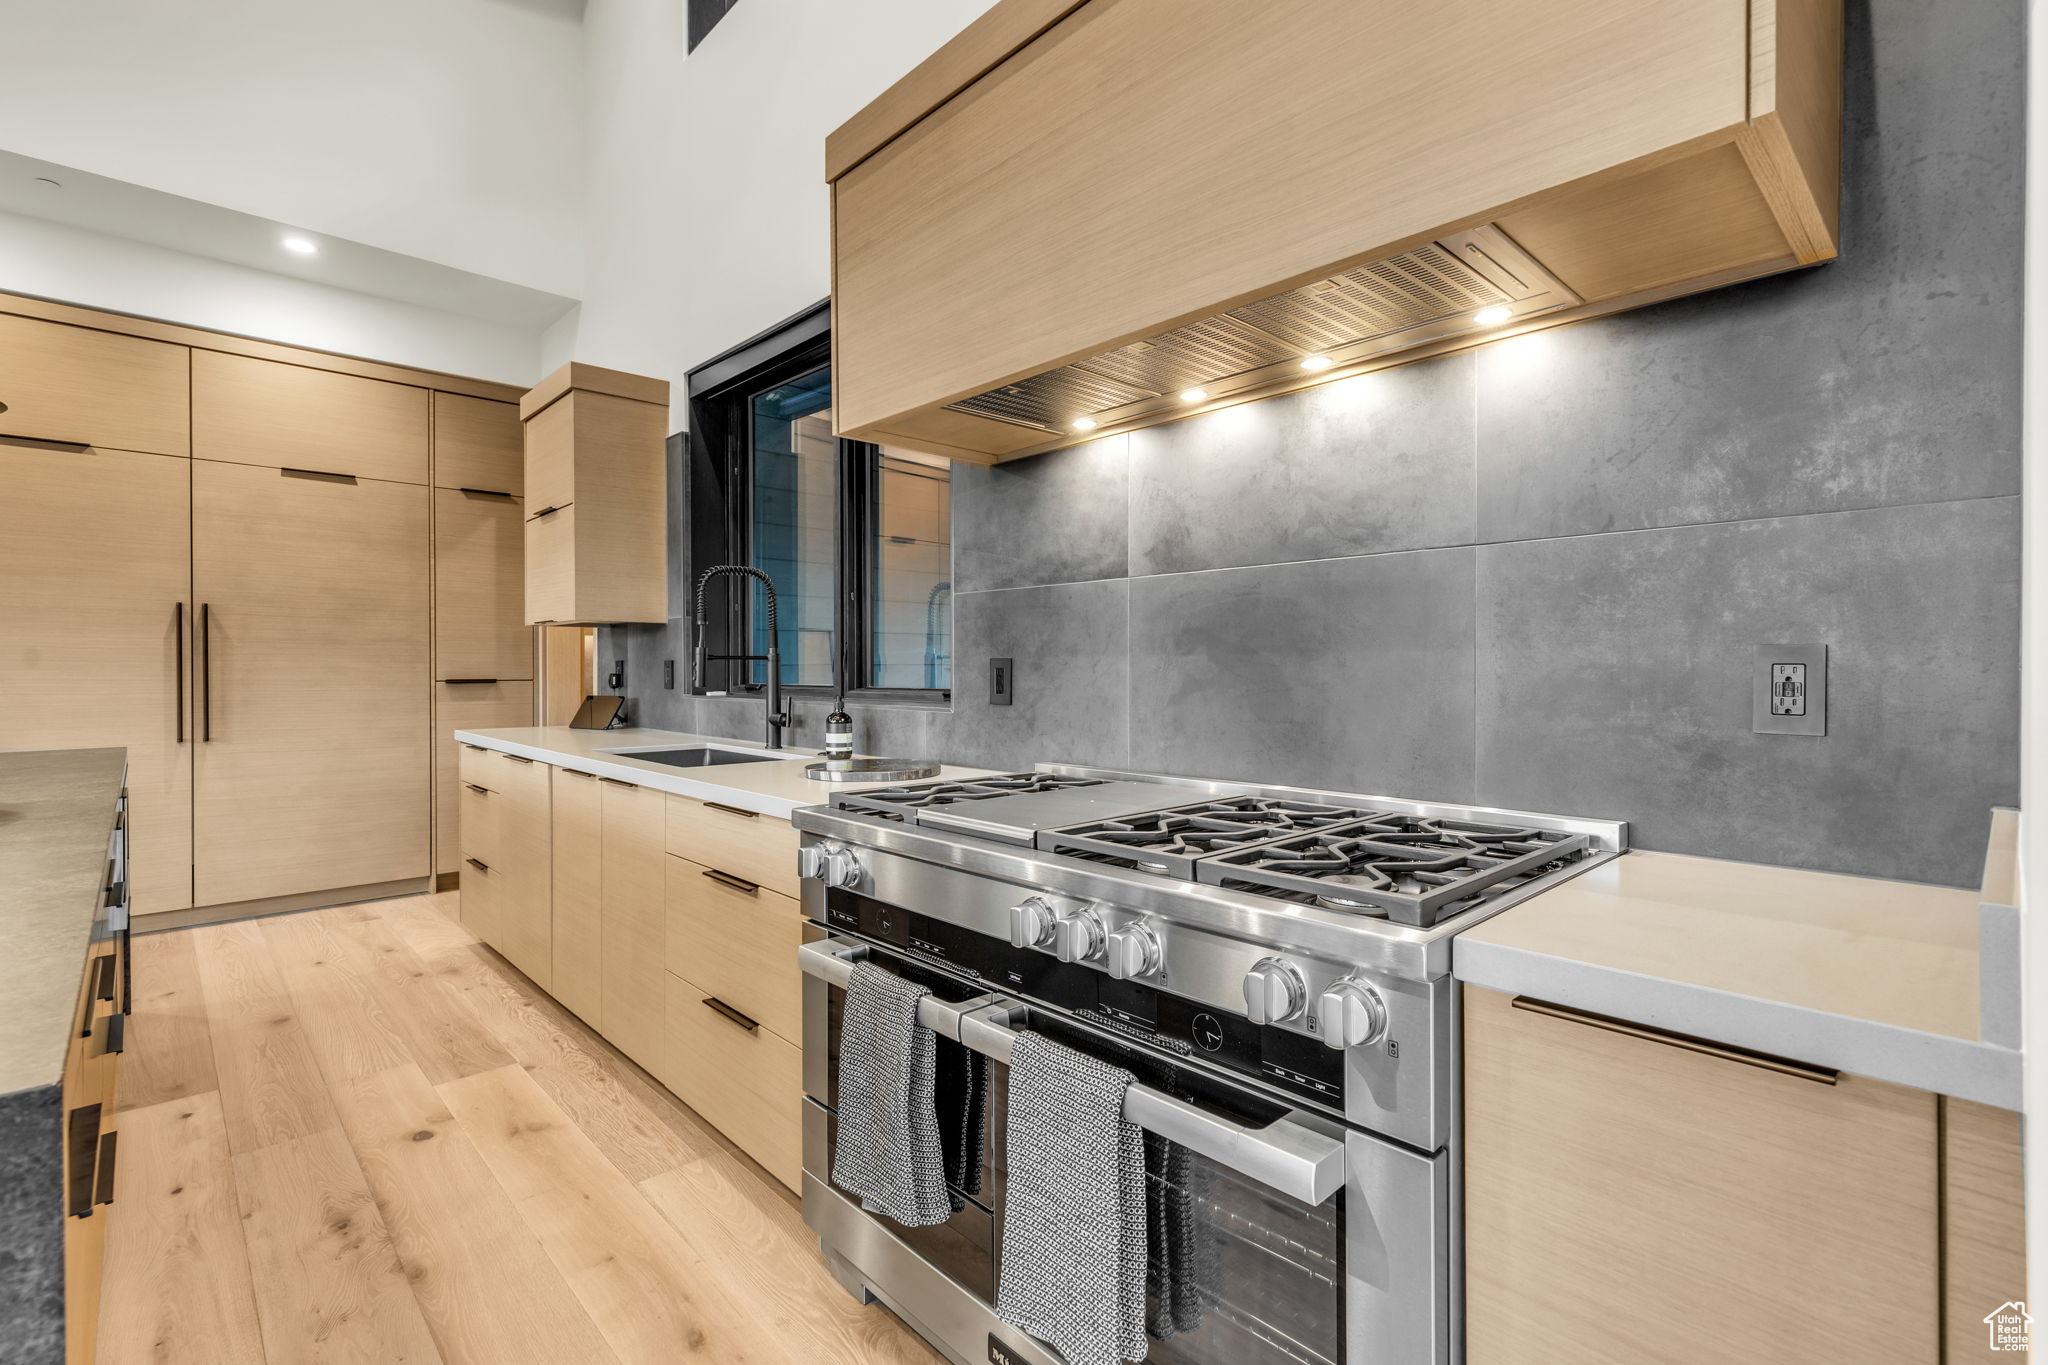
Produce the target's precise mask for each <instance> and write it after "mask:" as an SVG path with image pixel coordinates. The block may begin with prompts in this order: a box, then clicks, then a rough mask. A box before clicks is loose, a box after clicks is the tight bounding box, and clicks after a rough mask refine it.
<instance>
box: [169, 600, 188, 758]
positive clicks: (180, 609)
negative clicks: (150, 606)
mask: <svg viewBox="0 0 2048 1365" xmlns="http://www.w3.org/2000/svg"><path fill="white" fill-rule="evenodd" d="M171 634H173V635H175V636H176V637H177V639H178V743H180V744H183V743H184V742H185V604H184V603H183V602H180V603H178V605H177V609H176V610H175V611H173V612H172V613H171Z"/></svg>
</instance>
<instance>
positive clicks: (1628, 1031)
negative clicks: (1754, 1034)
mask: <svg viewBox="0 0 2048 1365" xmlns="http://www.w3.org/2000/svg"><path fill="white" fill-rule="evenodd" d="M1508 1003H1509V1004H1510V1005H1511V1006H1513V1007H1514V1008H1515V1009H1518V1010H1527V1011H1528V1012H1529V1013H1531V1014H1542V1015H1547V1016H1549V1017H1550V1018H1552V1019H1562V1020H1563V1021H1564V1022H1566V1023H1568V1024H1584V1025H1586V1026H1587V1027H1588V1028H1598V1029H1606V1030H1607V1031H1608V1032H1609V1033H1619V1034H1622V1035H1623V1036H1624V1037H1629V1038H1636V1039H1640V1040H1641V1041H1643V1042H1646V1043H1662V1044H1663V1045H1664V1046H1666V1047H1675V1048H1680V1049H1682V1050H1684V1051H1686V1052H1698V1053H1701V1054H1703V1055H1705V1056H1708V1057H1719V1058H1720V1059H1721V1060H1722V1061H1725V1062H1739V1063H1741V1064H1742V1065H1743V1066H1753V1067H1756V1068H1758V1069H1759V1070H1762V1071H1775V1072H1777V1073H1778V1074H1779V1075H1781V1076H1793V1077H1797V1078H1798V1079H1799V1080H1802V1081H1814V1082H1817V1083H1819V1084H1821V1085H1833V1084H1835V1082H1836V1080H1837V1079H1838V1076H1839V1073H1837V1072H1834V1071H1830V1070H1829V1069H1828V1068H1826V1067H1824V1066H1809V1065H1807V1064H1806V1063H1805V1062H1794V1061H1788V1060H1786V1059H1785V1058H1783V1057H1773V1056H1770V1055H1769V1054H1767V1053H1762V1052H1750V1051H1748V1050H1747V1049H1745V1048H1739V1047H1729V1046H1727V1045H1726V1044H1723V1043H1710V1042H1708V1041H1707V1040H1706V1039H1704V1038H1691V1037H1688V1036H1686V1035H1685V1034H1683V1033H1670V1032H1667V1031H1665V1030H1664V1029H1657V1028H1649V1027H1647V1026H1645V1025H1642V1024H1631V1023H1629V1022H1628V1021H1627V1020H1626V1019H1610V1018H1609V1017H1608V1016H1606V1015H1604V1014H1589V1013H1587V1012H1586V1011H1585V1010H1575V1009H1573V1008H1571V1007H1570V1006H1569V1005H1553V1004H1551V1003H1550V1002H1549V1001H1547V1000H1531V999H1530V998H1529V997H1528V996H1526V995H1518V996H1516V997H1515V998H1514V999H1512V1000H1510V1001H1509V1002H1508Z"/></svg>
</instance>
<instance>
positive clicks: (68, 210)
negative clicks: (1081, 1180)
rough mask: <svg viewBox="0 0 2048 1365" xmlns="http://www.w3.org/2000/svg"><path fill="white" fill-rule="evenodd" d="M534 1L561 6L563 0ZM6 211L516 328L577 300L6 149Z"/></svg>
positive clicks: (547, 319)
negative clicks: (288, 241)
mask: <svg viewBox="0 0 2048 1365" xmlns="http://www.w3.org/2000/svg"><path fill="white" fill-rule="evenodd" d="M532 2H533V3H545V4H548V5H549V7H551V8H559V7H561V6H560V4H559V0H532ZM579 7H580V6H579ZM52 182H54V183H52ZM0 212H7V213H17V214H21V215H24V216H26V217H30V218H41V219H46V220H48V221H50V222H54V223H64V224H69V225H70V226H73V227H79V228H84V229H87V230H88V231H92V232H98V233H104V234H106V235H108V236H113V237H125V238H128V239H130V240H132V241H138V242H146V243H149V244H150V245H152V246H159V247H166V248H169V249H171V250H173V251H182V252H185V253H187V254H189V255H193V256H203V257H207V258H209V259H211V260H216V261H226V262H228V263H230V264H232V265H239V266H245V267H250V268H253V269H256V270H265V271H269V272H271V273H273V274H277V275H286V276H291V277H294V278H298V279H304V280H311V281H314V282H316V283H319V284H324V285H329V286H331V287H334V288H338V289H351V290H355V291H356V292H358V293H363V294H372V295H375V296H377V297H379V298H386V299H396V300H398V301H400V302H403V303H410V304H414V305H416V306H419V307H422V308H433V309H437V310H439V311H441V312H446V313H454V314H457V315H459V316H462V317H469V318H475V319H478V320H480V321H484V322H492V323H497V324H500V325H504V326H510V327H518V328H524V329H536V330H537V329H539V328H542V327H545V326H547V325H548V324H549V323H551V322H554V321H555V320H556V319H558V318H560V317H561V316H562V315H563V314H565V313H566V312H568V311H569V309H571V308H573V307H575V305H576V300H574V299H571V298H567V297H564V296H563V295H560V294H550V293H547V292H544V291H542V290H539V289H531V288H528V287H526V286H524V285H517V284H511V283H508V282H506V281H504V280H497V279H492V278H490V277H488V276H484V275H475V274H471V273H470V272H468V271H466V270H457V269H455V268H453V267H451V266H444V265H437V264H435V263H433V262H431V261H424V260H420V259H419V258H417V257H414V256H406V255H401V254H399V253H397V252H393V251H385V250H382V249H380V248H378V247H372V246H365V245H363V244H362V243H360V242H352V241H348V240H346V239H343V238H338V237H327V236H323V235H321V234H319V233H316V232H306V231H303V230H302V229H300V228H298V227H297V226H296V225H294V224H290V223H279V222H274V221H272V220H270V219H267V218H259V217H255V216H253V215H250V214H246V213H239V212H236V211H235V210H233V209H225V208H221V207H219V206H218V205H214V204H206V203H201V202H200V201H198V200H196V199H185V198H182V197H180V196H178V195H175V194H166V193H164V192H163V191H161V190H152V189H146V188H144V187H142V186H140V185H134V184H130V183H128V182H127V181H123V180H113V179H109V178H107V177H105V176H99V175H93V174H91V173H90V172H87V171H80V170H75V169H72V168H70V167H66V166H58V165H55V164H53V163H51V162H47V161H38V160H36V159H35V158H33V157H27V156H20V155H17V154H15V153H13V152H9V151H5V150H0ZM480 230H488V225H480ZM289 235H297V236H303V237H306V238H308V239H310V240H311V241H313V242H314V243H316V244H317V245H318V246H319V248H320V250H319V252H318V254H316V255H312V256H304V255H299V254H297V253H294V252H291V251H288V250H286V249H285V247H284V245H283V239H284V238H285V237H286V236H289Z"/></svg>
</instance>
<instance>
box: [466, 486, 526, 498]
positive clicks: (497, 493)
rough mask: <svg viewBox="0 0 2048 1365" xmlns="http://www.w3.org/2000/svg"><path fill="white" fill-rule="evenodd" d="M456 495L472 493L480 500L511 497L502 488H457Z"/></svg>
mask: <svg viewBox="0 0 2048 1365" xmlns="http://www.w3.org/2000/svg"><path fill="white" fill-rule="evenodd" d="M455 491H456V492H458V493H474V494H476V495H477V496H478V497H480V498H509V497H511V496H512V495H511V494H510V493H507V492H506V491H505V490H504V489H502V488H458V489H456V490H455Z"/></svg>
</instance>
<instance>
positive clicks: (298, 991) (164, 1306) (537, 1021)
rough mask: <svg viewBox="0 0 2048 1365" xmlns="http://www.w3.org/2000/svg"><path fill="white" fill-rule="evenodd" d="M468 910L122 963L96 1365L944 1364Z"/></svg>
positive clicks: (359, 915)
mask: <svg viewBox="0 0 2048 1365" xmlns="http://www.w3.org/2000/svg"><path fill="white" fill-rule="evenodd" d="M454 909H455V895H454V893H446V894H443V895H440V896H415V897H408V898H406V899H403V900H391V901H378V902H373V903H370V904H365V905H352V906H341V907H338V908H335V909H331V910H317V911H310V912H307V913H305V914H298V915H285V916H279V917H276V918H272V919H263V920H247V921H242V922H239V923H234V924H224V925H214V926H209V927H206V928H199V929H187V930H179V931H176V932H170V933H161V934H151V935H145V936H142V937H139V938H137V939H136V940H135V995H136V1011H135V1015H136V1017H135V1018H134V1019H133V1020H132V1021H131V1024H130V1027H129V1032H128V1036H129V1038H130V1040H131V1042H130V1046H129V1051H128V1053H127V1055H126V1056H125V1058H124V1059H123V1060H124V1067H123V1072H122V1085H121V1099H122V1106H123V1112H122V1114H121V1121H120V1122H121V1143H120V1149H119V1153H120V1154H119V1161H120V1171H119V1184H118V1195H117V1201H116V1205H115V1208H114V1209H113V1213H114V1218H113V1221H112V1223H111V1226H110V1229H109V1236H108V1244H107V1261H106V1281H105V1292H104V1295H103V1298H102V1305H103V1307H102V1310H101V1319H100V1346H99V1360H100V1362H101V1365H145V1363H147V1365H185V1363H186V1362H192V1363H193V1365H244V1362H252V1363H254V1365H284V1362H294V1365H296V1363H297V1362H322V1363H323V1365H324V1363H325V1362H344V1361H345V1362H357V1361H360V1362H375V1363H376V1365H398V1363H399V1362H407V1363H408V1365H410V1363H412V1362H422V1363H425V1362H435V1361H445V1362H448V1365H518V1363H519V1362H526V1361H532V1362H536V1363H537V1365H585V1363H586V1362H588V1363H589V1365H611V1363H612V1362H619V1363H620V1365H633V1363H634V1362H643V1361H644V1362H657V1361H658V1362H677V1361H696V1360H703V1361H716V1362H730V1363H731V1365H740V1362H748V1363H749V1365H798V1362H801V1365H823V1363H824V1362H832V1361H861V1362H886V1363H893V1365H930V1362H935V1361H936V1360H937V1359H938V1357H937V1356H935V1355H934V1354H933V1353H932V1352H931V1350H930V1349H929V1348H928V1347H926V1346H925V1345H924V1343H923V1342H921V1341H920V1340H918V1338H917V1337H916V1336H915V1335H913V1334H912V1333H911V1332H909V1331H908V1330H907V1329H906V1328H904V1326H903V1325H902V1324H901V1323H900V1322H898V1321H897V1320H896V1319H895V1318H894V1317H892V1316H891V1315H890V1314H889V1313H887V1312H886V1311H884V1310H883V1309H882V1308H880V1307H868V1308H862V1307H860V1306H858V1305H856V1304H855V1303H854V1302H853V1300H852V1299H850V1298H849V1297H847V1295H846V1293H845V1291H844V1290H842V1289H841V1288H840V1287H839V1285H838V1284H837V1282H835V1281H834V1280H833V1279H832V1278H831V1276H830V1275H829V1274H828V1273H827V1272H826V1270H825V1267H824V1265H823V1263H822V1262H821V1261H820V1260H819V1259H818V1254H817V1247H816V1242H815V1240H814V1239H813V1238H812V1237H811V1236H810V1234H809V1233H808V1232H807V1231H806V1230H805V1228H804V1226H803V1220H802V1218H801V1216H800V1215H799V1213H798V1211H797V1208H796V1205H795V1202H794V1200H793V1199H792V1198H791V1197H790V1196H789V1195H788V1194H787V1193H786V1192H785V1191H783V1190H782V1188H781V1187H780V1186H778V1185H776V1184H775V1183H774V1182H773V1181H772V1180H770V1179H769V1178H768V1177H767V1176H765V1175H764V1174H763V1173H762V1172H761V1171H760V1169H759V1168H758V1167H756V1166H754V1165H753V1163H751V1162H750V1161H748V1160H747V1159H746V1158H745V1157H743V1156H741V1155H740V1154H739V1153H738V1152H737V1151H736V1150H735V1149H734V1148H732V1147H731V1145H730V1144H728V1143H726V1142H725V1141H724V1140H723V1139H722V1138H720V1137H719V1136H718V1135H717V1134H715V1133H714V1132H712V1131H711V1130H710V1129H709V1128H708V1127H706V1126H705V1125H704V1124H703V1122H702V1121H701V1120H699V1119H698V1118H697V1117H696V1116H695V1115H694V1114H692V1113H691V1112H690V1111H689V1110H688V1109H687V1108H685V1107H684V1106H682V1105H681V1104H679V1103H678V1102H677V1101H676V1100H674V1099H673V1098H672V1097H670V1096H669V1095H668V1094H667V1092H666V1091H663V1090H661V1089H660V1088H659V1087H658V1086H657V1085H655V1084H654V1082H653V1081H651V1080H650V1079H649V1078H648V1077H647V1076H646V1075H645V1074H644V1073H643V1072H641V1071H640V1070H639V1069H638V1068H637V1067H635V1066H634V1065H633V1064H632V1063H630V1062H628V1061H626V1060H625V1059H624V1058H622V1057H621V1056H620V1055H619V1054H618V1053H617V1052H615V1051H613V1050H612V1049H611V1048H610V1047H609V1046H608V1045H607V1044H605V1043H604V1042H603V1041H602V1040H600V1039H599V1038H598V1037H597V1036H596V1035H595V1034H593V1033H592V1032H591V1031H590V1030H589V1029H587V1028H585V1027H584V1026H583V1025H582V1023H581V1022H579V1021H578V1020H576V1019H575V1018H574V1017H572V1016H571V1015H569V1014H568V1013H567V1012H566V1011H564V1010H563V1009H562V1008H561V1007H560V1006H558V1005H556V1004H555V1003H554V1002H553V1001H552V1000H550V999H548V998H547V997H546V996H545V995H543V994H542V993H541V992H540V991H538V990H536V989H535V988H534V987H533V985H532V984H531V983H529V982H528V981H526V980H525V979H524V978H523V977H521V976H520V975H519V974H518V973H517V972H515V971H513V970H512V969H511V968H510V967H509V966H507V965H506V964H505V962H504V961H503V960H502V959H501V958H499V957H497V956H496V954H494V953H492V952H491V951H490V950H489V949H487V948H485V947H483V946H482V945H481V944H479V943H477V942H476V940H475V939H474V938H472V937H471V936H470V934H469V933H468V932H467V931H466V930H464V929H463V928H462V926H461V925H460V924H459V923H457V922H456V920H455V919H454V918H453V915H454Z"/></svg>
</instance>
